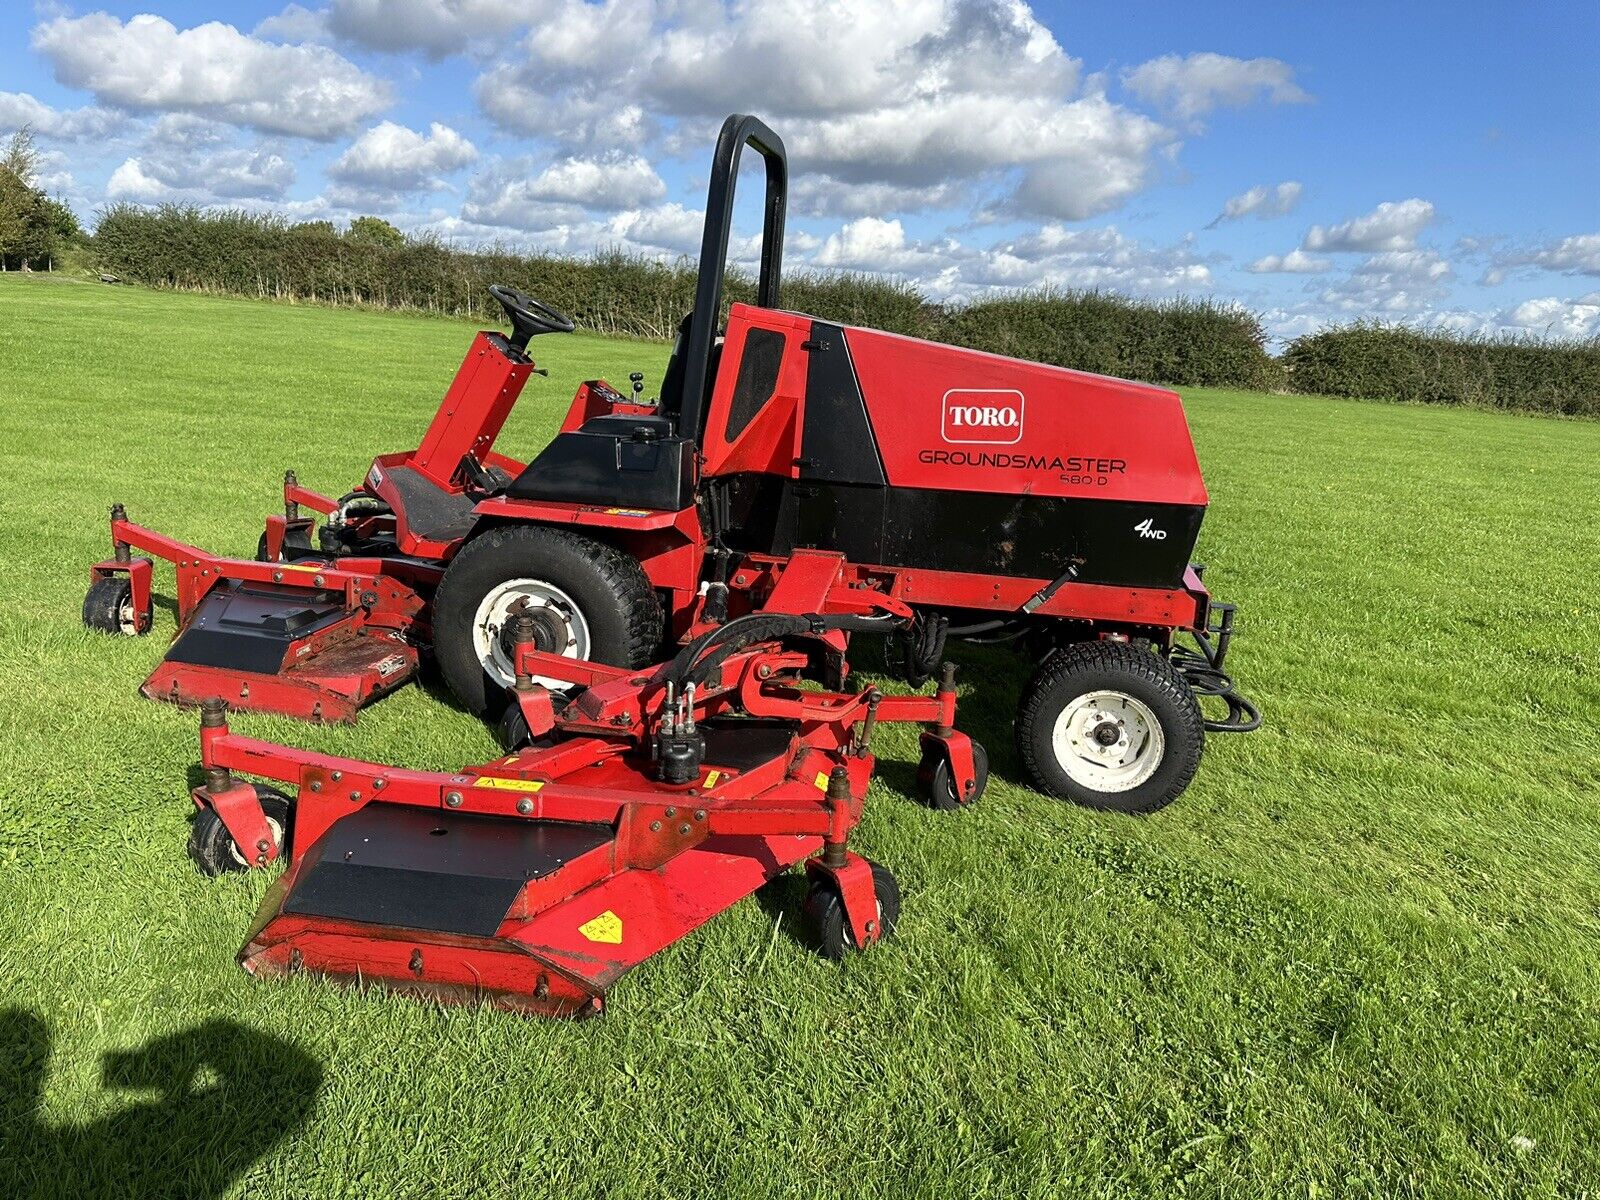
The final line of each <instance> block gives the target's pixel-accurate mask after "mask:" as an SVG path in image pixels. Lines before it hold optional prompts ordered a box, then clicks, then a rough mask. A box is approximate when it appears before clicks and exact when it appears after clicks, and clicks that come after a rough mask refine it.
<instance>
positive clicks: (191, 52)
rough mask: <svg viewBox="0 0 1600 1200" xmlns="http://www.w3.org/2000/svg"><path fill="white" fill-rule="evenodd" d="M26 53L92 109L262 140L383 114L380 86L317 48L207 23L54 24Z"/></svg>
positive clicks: (90, 19)
mask: <svg viewBox="0 0 1600 1200" xmlns="http://www.w3.org/2000/svg"><path fill="white" fill-rule="evenodd" d="M33 48H34V49H35V50H37V51H38V52H39V53H40V54H42V55H44V57H45V58H47V59H48V60H49V61H50V63H51V66H52V67H53V69H54V72H55V77H56V79H57V80H58V81H59V82H61V83H63V84H65V85H67V86H68V87H76V88H83V89H84V90H86V91H89V92H92V93H93V94H94V96H95V98H96V99H97V100H98V101H99V102H100V103H101V104H108V105H115V106H119V107H123V108H131V109H140V110H146V111H175V112H191V113H196V114H199V115H201V116H206V117H212V118H214V119H216V120H219V121H226V122H228V123H230V124H233V125H244V126H249V127H251V128H254V129H258V130H261V131H263V132H266V133H276V134H289V135H293V136H297V137H307V138H317V139H323V140H326V139H329V138H333V137H337V136H339V135H340V134H343V133H346V132H348V131H350V130H351V129H353V128H354V127H355V126H356V125H358V124H359V123H360V122H362V121H363V120H365V119H366V118H368V117H370V116H373V115H374V114H376V113H377V112H379V111H381V110H382V109H384V108H386V107H387V106H388V104H389V102H390V87H389V85H388V83H386V82H385V81H383V80H381V79H378V78H377V77H375V76H373V75H369V74H367V73H366V72H365V71H363V70H361V69H360V68H359V67H357V66H356V65H355V64H354V63H352V62H350V61H349V60H348V59H346V58H343V57H341V56H340V55H338V54H336V53H334V52H333V51H332V50H330V49H328V48H327V47H325V46H288V45H276V44H274V43H271V42H266V41H262V40H260V39H258V38H254V37H250V36H248V35H247V34H243V33H240V32H239V31H238V30H237V29H235V28H234V27H233V26H231V25H225V24H223V23H221V22H219V21H211V22H208V23H206V24H204V25H197V26H195V27H194V28H193V29H178V28H177V27H176V26H175V25H173V24H172V22H170V21H167V20H165V19H163V18H161V17H156V16H150V15H141V16H136V17H132V18H130V19H129V20H128V21H127V22H126V23H124V22H122V21H119V20H118V19H117V18H116V17H114V16H111V15H110V14H109V13H104V12H99V13H91V14H89V15H88V16H85V17H66V16H60V17H55V18H54V19H52V20H49V21H46V22H44V23H43V24H41V25H39V26H37V27H36V28H35V29H34V31H33Z"/></svg>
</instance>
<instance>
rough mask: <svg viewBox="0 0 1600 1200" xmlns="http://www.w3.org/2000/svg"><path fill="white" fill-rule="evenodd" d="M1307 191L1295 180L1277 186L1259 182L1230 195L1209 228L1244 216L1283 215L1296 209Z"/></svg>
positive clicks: (1264, 216) (1265, 216)
mask: <svg viewBox="0 0 1600 1200" xmlns="http://www.w3.org/2000/svg"><path fill="white" fill-rule="evenodd" d="M1304 191H1305V185H1304V184H1301V183H1297V182H1296V181H1295V180H1292V179H1290V180H1286V181H1284V182H1283V183H1280V184H1278V185H1277V186H1276V187H1267V186H1266V185H1265V184H1259V183H1258V184H1257V185H1256V186H1255V187H1253V188H1251V189H1249V190H1248V191H1244V192H1240V193H1239V194H1238V195H1237V196H1229V197H1228V200H1227V203H1225V204H1224V205H1223V206H1222V211H1221V212H1220V213H1218V214H1217V215H1216V216H1215V217H1214V218H1213V219H1212V221H1211V224H1209V225H1207V226H1206V228H1207V229H1215V228H1216V227H1217V226H1218V225H1221V224H1222V223H1223V222H1224V221H1238V220H1240V219H1242V218H1244V217H1248V216H1252V215H1254V216H1256V217H1260V218H1263V219H1265V218H1267V217H1282V216H1285V215H1287V214H1288V213H1291V212H1293V211H1294V209H1295V206H1296V205H1297V204H1299V203H1300V195H1301V193H1302V192H1304Z"/></svg>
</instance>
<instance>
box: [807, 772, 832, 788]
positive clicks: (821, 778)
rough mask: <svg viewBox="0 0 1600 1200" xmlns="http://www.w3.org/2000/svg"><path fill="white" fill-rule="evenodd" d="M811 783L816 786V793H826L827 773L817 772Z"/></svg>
mask: <svg viewBox="0 0 1600 1200" xmlns="http://www.w3.org/2000/svg"><path fill="white" fill-rule="evenodd" d="M811 782H812V783H814V784H816V785H817V791H819V792H825V791H827V790H828V773H827V772H826V771H818V772H817V777H816V778H815V779H813V780H812V781H811Z"/></svg>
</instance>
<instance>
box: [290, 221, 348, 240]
mask: <svg viewBox="0 0 1600 1200" xmlns="http://www.w3.org/2000/svg"><path fill="white" fill-rule="evenodd" d="M289 228H290V229H291V230H292V231H293V232H295V233H310V234H316V235H319V236H321V235H324V234H325V235H327V236H328V237H336V236H338V231H337V230H335V229H334V227H333V222H332V221H297V222H296V223H295V224H293V225H291V226H289Z"/></svg>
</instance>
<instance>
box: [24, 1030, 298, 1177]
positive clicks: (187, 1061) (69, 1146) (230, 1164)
mask: <svg viewBox="0 0 1600 1200" xmlns="http://www.w3.org/2000/svg"><path fill="white" fill-rule="evenodd" d="M49 1059H50V1034H49V1030H48V1029H47V1028H46V1026H45V1023H44V1021H43V1020H41V1019H40V1018H39V1017H38V1015H37V1014H35V1013H31V1012H28V1011H26V1010H23V1009H7V1010H4V1011H0V1180H3V1181H5V1184H6V1192H7V1194H9V1195H11V1196H75V1197H76V1196H113V1195H114V1196H137V1197H156V1196H162V1197H167V1196H173V1197H176V1196H184V1197H191V1196H193V1197H209V1196H220V1195H222V1194H223V1193H224V1192H225V1191H226V1190H227V1189H228V1188H229V1187H230V1186H231V1185H232V1184H233V1182H234V1181H235V1180H236V1179H237V1178H238V1177H239V1176H240V1175H241V1174H243V1173H244V1172H245V1171H246V1170H247V1169H248V1168H249V1167H250V1166H251V1164H253V1163H255V1162H256V1161H257V1160H259V1159H260V1158H261V1157H262V1156H264V1155H265V1154H267V1153H268V1152H269V1151H270V1150H271V1149H272V1148H273V1147H274V1146H276V1145H277V1144H278V1143H279V1142H280V1141H282V1140H283V1139H284V1138H285V1137H287V1136H288V1135H289V1134H290V1133H292V1132H293V1131H294V1130H296V1129H298V1128H299V1127H300V1126H301V1125H303V1124H304V1123H305V1121H306V1119H307V1117H308V1116H309V1115H310V1113H311V1108H312V1105H313V1104H314V1102H315V1100H316V1096H317V1092H318V1089H319V1088H320V1087H321V1085H322V1077H323V1071H322V1067H321V1065H320V1064H318V1063H317V1061H316V1060H315V1059H313V1058H312V1057H311V1056H310V1055H308V1054H306V1053H305V1051H303V1050H301V1049H300V1048H299V1047H297V1046H294V1045H292V1044H290V1043H288V1042H285V1041H283V1040H281V1039H279V1038H276V1037H272V1036H271V1035H269V1034H264V1033H260V1032H258V1031H256V1030H252V1029H247V1028H245V1027H244V1026H242V1025H239V1024H237V1023H235V1022H233V1021H223V1020H216V1021H208V1022H206V1023H205V1024H204V1025H197V1026H195V1027H194V1028H193V1029H187V1030H184V1031H183V1032H181V1033H175V1034H171V1035H169V1036H167V1037H161V1038H156V1039H154V1040H153V1041H150V1042H148V1043H146V1044H145V1045H144V1046H141V1047H140V1048H138V1049H137V1050H127V1051H118V1052H115V1053H111V1054H107V1055H106V1056H105V1057H104V1059H103V1060H102V1078H103V1081H104V1085H105V1086H106V1087H108V1088H118V1089H127V1090H132V1091H143V1092H155V1093H157V1095H156V1096H155V1097H154V1098H152V1099H142V1100H140V1101H138V1102H137V1103H134V1104H131V1105H129V1106H127V1107H126V1108H122V1109H119V1110H118V1111H117V1112H114V1113H111V1114H109V1115H107V1116H104V1117H101V1118H99V1119H97V1120H94V1121H90V1122H88V1123H86V1124H82V1125H50V1124H46V1123H44V1121H43V1120H42V1119H41V1114H40V1104H41V1101H42V1097H43V1089H44V1082H45V1072H46V1070H47V1068H48V1066H49Z"/></svg>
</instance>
